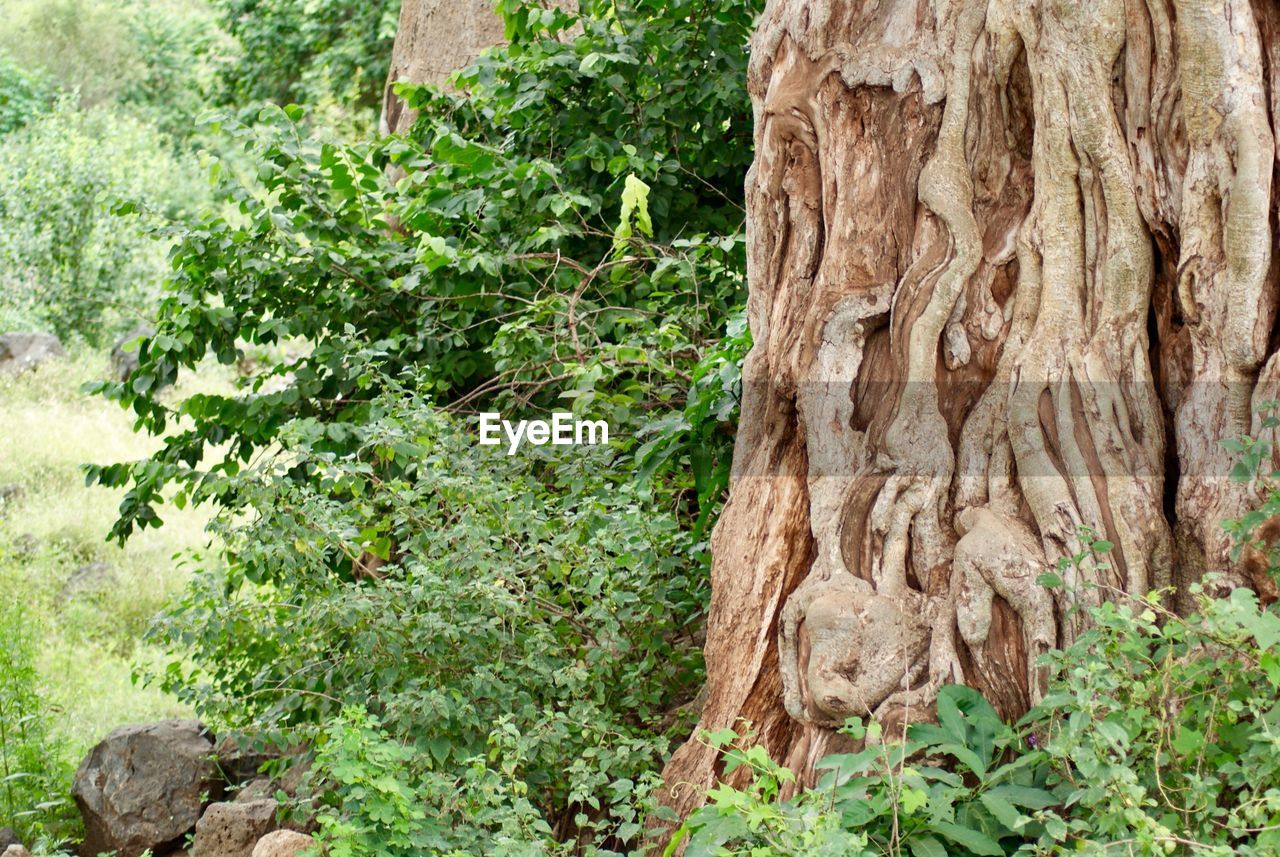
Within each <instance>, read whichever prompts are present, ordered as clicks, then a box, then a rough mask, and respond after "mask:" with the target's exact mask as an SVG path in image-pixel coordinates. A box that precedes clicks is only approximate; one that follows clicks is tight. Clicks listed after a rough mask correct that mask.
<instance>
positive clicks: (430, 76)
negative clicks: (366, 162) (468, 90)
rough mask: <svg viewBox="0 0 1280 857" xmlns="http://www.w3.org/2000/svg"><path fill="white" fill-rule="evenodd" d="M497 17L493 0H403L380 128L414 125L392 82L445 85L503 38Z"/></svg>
mask: <svg viewBox="0 0 1280 857" xmlns="http://www.w3.org/2000/svg"><path fill="white" fill-rule="evenodd" d="M503 35H504V33H503V26H502V18H501V16H499V15H498V13H497V11H496V10H495V4H494V0H404V2H403V4H402V5H401V6H400V22H399V24H398V25H397V27H396V40H395V44H394V46H393V47H392V49H391V70H390V72H389V73H388V74H387V86H386V88H385V89H384V90H383V94H382V122H381V124H382V131H383V133H384V134H388V133H390V134H395V133H399V132H401V131H404V130H405V129H406V128H408V127H409V126H410V125H412V124H413V120H414V112H413V111H412V110H407V109H406V108H405V106H404V102H402V101H401V100H400V99H399V98H397V97H396V95H395V93H394V92H392V89H391V87H392V85H393V84H395V83H399V82H401V81H407V82H409V83H434V84H438V85H442V84H444V83H445V82H446V81H448V79H449V75H451V74H453V73H454V72H455V71H457V70H458V69H460V68H462V67H463V66H465V65H467V64H468V63H469V62H471V61H472V60H474V59H475V58H476V57H478V56H479V55H480V52H481V51H483V50H484V49H485V48H490V47H493V46H494V45H496V44H499V43H501V42H502V39H503Z"/></svg>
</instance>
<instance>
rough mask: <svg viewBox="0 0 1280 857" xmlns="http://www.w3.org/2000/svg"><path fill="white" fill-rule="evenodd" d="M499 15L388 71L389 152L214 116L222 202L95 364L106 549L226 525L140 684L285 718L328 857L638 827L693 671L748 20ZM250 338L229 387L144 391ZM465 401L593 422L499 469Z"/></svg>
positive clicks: (281, 123)
mask: <svg viewBox="0 0 1280 857" xmlns="http://www.w3.org/2000/svg"><path fill="white" fill-rule="evenodd" d="M279 8H281V9H284V8H285V7H284V6H281V7H279ZM508 11H510V12H511V13H512V14H511V17H509V19H508V22H509V25H510V28H511V31H512V34H513V36H514V37H515V39H514V41H513V43H512V44H511V45H510V46H508V47H505V48H501V49H498V50H495V51H493V52H491V53H490V54H488V55H486V56H485V57H483V58H482V59H481V60H480V61H478V62H477V64H476V65H475V66H474V67H472V68H471V69H468V70H465V71H463V72H461V73H460V74H459V76H458V83H459V84H460V85H461V87H462V89H461V90H460V91H458V92H454V93H450V94H446V93H442V92H439V91H434V90H431V89H428V88H406V90H405V92H404V95H405V97H406V98H407V99H409V101H410V103H411V104H412V105H413V106H414V107H415V108H416V109H418V110H419V113H420V117H421V118H420V119H419V122H418V123H417V125H416V126H415V127H414V129H413V130H412V131H411V133H409V134H407V135H405V136H403V137H397V138H392V139H389V140H384V141H379V142H377V143H366V144H355V145H344V144H341V143H339V142H337V141H335V140H334V139H333V138H332V136H331V135H325V134H322V133H317V132H307V131H305V130H304V128H305V127H306V126H307V124H308V118H307V117H308V113H307V111H306V110H304V109H303V108H300V107H297V106H294V105H286V106H285V107H283V108H277V107H269V108H266V109H264V110H262V111H260V112H259V114H258V116H257V117H256V120H255V124H254V125H253V126H252V127H247V126H245V125H242V124H240V123H238V122H236V121H233V120H230V119H228V120H226V121H224V122H223V123H222V130H223V131H224V132H225V133H226V134H227V135H228V139H229V141H230V145H228V146H224V147H222V149H221V150H222V151H227V150H229V149H230V148H231V146H232V145H236V146H242V147H243V148H244V149H245V151H246V152H247V160H248V161H249V162H250V163H251V164H252V169H251V170H250V171H249V172H248V173H242V172H241V171H240V170H238V169H237V166H236V165H237V162H236V161H233V160H230V159H227V160H223V161H221V162H219V163H218V164H217V166H216V177H217V180H218V193H219V201H220V202H221V203H223V205H222V207H221V208H220V209H217V210H215V211H214V212H212V213H209V214H207V215H206V216H203V217H201V218H199V219H195V220H192V221H189V222H188V223H187V224H185V225H184V226H183V227H182V228H181V229H178V230H175V231H173V232H168V231H165V232H164V233H163V234H164V235H165V236H166V237H172V239H173V240H174V247H173V251H172V253H171V264H172V273H171V275H170V278H169V282H168V285H167V288H166V293H165V295H164V298H163V300H162V302H161V304H160V306H159V310H158V314H157V315H158V318H157V325H156V326H157V333H156V335H155V336H154V337H152V338H151V339H150V340H148V341H146V342H145V343H143V345H142V348H141V352H140V353H141V366H140V368H139V370H138V371H137V372H136V373H135V375H134V376H133V377H132V378H131V379H130V380H129V381H128V382H127V383H120V384H114V383H113V384H103V385H100V386H99V389H101V390H102V391H103V392H104V393H106V394H107V395H108V396H109V397H112V398H114V399H117V400H119V401H120V402H121V403H122V404H123V405H125V406H126V407H128V408H129V409H131V410H132V412H133V413H134V414H135V415H136V416H137V418H138V424H139V426H140V427H141V428H143V429H145V430H147V431H149V432H150V433H152V434H154V435H156V436H162V440H161V447H160V450H159V452H157V453H156V454H155V455H153V456H152V457H151V458H150V459H144V460H141V461H135V462H130V463H124V464H115V465H107V466H100V467H93V468H90V469H89V472H88V477H89V481H90V482H98V483H102V484H105V485H108V486H112V487H116V488H122V489H126V492H127V493H126V494H125V498H124V502H123V504H122V506H121V517H120V520H119V521H118V522H117V524H116V527H115V529H114V534H115V535H116V536H117V537H119V538H121V539H123V538H125V537H127V536H129V535H130V534H132V533H135V532H136V531H137V530H139V529H143V528H147V527H152V526H156V525H158V524H159V523H160V509H161V508H162V506H163V504H164V503H165V502H172V503H174V504H175V505H177V506H183V505H185V504H187V503H189V502H209V503H212V504H213V505H214V507H215V509H216V510H217V514H218V517H217V520H216V525H215V530H216V532H217V534H218V535H219V536H220V537H221V544H222V545H224V546H225V560H226V562H225V564H211V565H210V566H209V567H207V568H206V569H205V570H202V571H199V572H197V574H196V575H195V577H194V580H193V583H192V585H191V588H190V591H189V592H188V594H187V596H186V597H185V598H184V599H183V600H182V601H181V602H180V603H179V604H177V605H176V606H175V607H174V608H173V609H172V610H171V611H170V612H169V613H168V615H167V616H166V617H165V618H164V619H163V620H161V622H160V623H159V624H158V625H157V627H156V630H155V632H154V636H153V638H152V639H153V641H155V642H158V643H161V644H163V645H165V646H167V647H168V648H169V649H170V650H171V651H172V652H173V654H174V659H173V662H172V663H171V664H169V665H167V666H166V667H165V669H164V670H163V671H162V672H161V673H159V674H157V675H156V676H155V677H156V679H157V680H158V681H159V682H160V683H161V685H162V686H163V687H164V688H166V689H168V690H170V691H172V692H174V693H175V694H177V695H178V696H179V697H180V698H181V699H182V700H184V701H185V702H188V703H189V704H191V705H192V706H194V707H195V708H196V709H197V711H198V712H199V713H200V714H201V716H203V717H206V718H208V719H209V720H211V721H212V722H215V723H218V724H222V725H234V726H244V727H250V728H254V729H257V730H260V731H261V733H262V734H264V735H266V736H268V737H273V738H277V739H279V740H281V741H293V740H296V739H298V738H299V737H304V738H311V739H314V741H315V747H316V752H317V754H318V760H317V767H316V768H315V770H316V778H315V788H316V793H317V798H318V799H319V800H320V801H321V802H322V805H323V806H324V807H325V808H326V809H325V810H324V814H323V816H322V818H323V821H322V823H323V824H324V828H323V829H324V832H325V835H326V837H327V838H328V840H329V843H330V847H331V849H334V851H333V853H351V854H362V853H379V854H396V853H404V854H413V853H423V851H426V852H427V853H450V852H451V851H458V852H461V853H510V854H524V853H546V852H549V851H551V852H554V851H557V850H564V849H565V848H568V849H569V850H573V851H577V852H595V853H621V852H628V851H631V850H633V849H636V848H638V847H639V842H640V838H641V822H642V815H643V813H644V812H645V810H646V808H647V807H648V806H649V805H650V804H651V803H652V800H651V792H652V791H653V788H654V785H655V782H654V780H655V774H654V771H655V770H656V769H657V768H658V767H659V765H660V762H661V759H662V758H663V756H664V755H665V753H666V752H667V750H668V749H669V744H670V739H671V737H672V736H674V735H676V734H679V733H681V732H682V731H683V730H685V729H687V728H688V724H689V719H690V715H689V712H688V711H686V710H685V708H686V706H687V703H689V702H690V700H691V699H692V697H693V696H694V693H695V692H696V689H697V687H698V685H699V684H700V681H701V675H702V673H701V670H702V664H701V658H700V653H699V651H698V645H697V643H696V642H695V640H696V639H697V630H698V625H699V623H700V622H701V621H702V617H703V615H704V613H705V602H706V596H707V583H706V576H705V567H704V565H703V564H702V557H701V556H700V555H699V553H698V545H697V542H698V541H699V540H700V539H701V531H702V529H703V528H704V527H705V524H706V522H707V521H708V519H709V517H710V514H711V510H713V509H714V508H715V507H716V506H717V504H718V503H719V502H720V499H721V493H722V488H723V485H724V484H725V481H726V479H725V476H726V474H727V461H728V450H729V447H730V444H731V441H732V433H731V431H726V427H731V426H732V421H733V417H734V409H735V408H736V402H737V383H738V380H737V375H736V370H735V369H734V368H733V366H732V365H731V364H735V363H736V360H737V359H738V357H739V356H740V355H741V353H742V351H743V350H744V348H745V344H746V341H747V340H746V334H745V330H744V326H743V325H742V324H741V322H740V321H735V322H731V324H732V325H733V327H732V336H731V338H730V340H729V341H728V342H727V343H726V344H725V345H724V346H723V347H717V341H718V340H719V339H720V338H721V336H722V335H723V333H724V330H725V319H727V318H729V317H730V316H732V315H734V313H735V312H736V308H737V307H740V306H741V303H742V300H743V268H744V252H743V241H742V236H741V226H742V209H741V175H742V172H743V171H744V170H745V167H746V164H747V162H748V160H749V157H750V152H749V145H748V143H747V139H748V136H747V131H748V128H749V116H748V102H747V98H746V95H745V91H744V79H743V78H744V70H745V62H746V59H745V47H746V37H747V33H748V30H749V27H750V23H751V16H752V14H753V12H754V5H753V4H749V3H745V2H732V3H726V4H717V5H716V6H715V7H714V8H712V6H711V4H702V3H694V2H689V0H664V2H642V3H639V4H634V5H633V4H611V3H609V4H607V3H591V4H589V9H588V11H589V12H590V13H591V14H590V15H589V16H588V17H586V18H584V19H583V20H582V22H581V28H580V31H579V30H576V29H573V27H574V22H573V19H572V18H571V17H570V16H566V15H564V14H563V13H560V12H557V11H548V10H542V9H540V8H535V7H533V6H529V7H527V8H526V7H524V6H516V5H512V6H511V9H509V10H508ZM266 17H267V18H270V16H266ZM319 23H320V24H322V23H323V21H320V22H319ZM239 35H240V36H241V40H242V42H243V41H244V34H243V33H240V34H239ZM281 38H283V36H281ZM313 42H314V40H313ZM264 44H265V42H264ZM272 48H273V51H275V53H274V54H273V57H275V56H287V54H288V51H280V50H279V49H278V45H275V44H273V45H272ZM246 56H248V54H247V55H246ZM290 67H291V69H292V70H295V71H296V70H298V69H303V68H305V67H307V64H306V63H305V62H302V61H296V62H292V63H291V66H290ZM246 79H248V78H246ZM291 85H293V84H291ZM695 114H696V115H697V116H698V119H697V120H696V121H695V120H694V119H693V118H692V117H693V116H694V115H695ZM686 120H688V121H686ZM388 166H395V167H397V168H398V169H399V170H402V171H403V173H404V178H403V179H402V180H400V181H399V183H398V184H397V185H395V186H393V185H391V184H390V183H389V182H388V180H387V178H386V168H387V167H388ZM247 353H257V354H259V355H261V356H262V357H263V358H264V360H263V361H262V362H261V363H260V364H259V366H258V367H257V369H256V371H255V372H254V373H253V374H252V375H251V376H249V377H247V378H245V379H244V380H243V382H242V385H241V387H240V388H239V389H238V390H236V391H235V392H233V393H226V392H219V393H201V394H199V395H188V396H183V395H172V394H166V395H165V397H163V398H162V397H160V396H158V395H157V390H158V389H159V388H160V387H161V386H163V385H167V384H169V383H171V382H173V381H175V380H178V381H181V379H182V378H184V377H186V375H187V374H188V373H189V372H191V371H192V370H193V369H195V368H196V367H198V366H200V365H202V364H203V363H204V361H205V360H206V358H207V357H209V356H213V357H216V358H217V359H218V360H219V361H220V362H222V363H224V364H228V365H229V364H232V363H237V362H240V361H241V358H242V357H243V356H244V355H245V354H247ZM477 408H482V409H492V410H504V411H506V412H507V414H508V416H511V417H514V418H519V417H522V416H534V415H540V414H541V413H544V412H545V411H547V410H551V409H557V408H559V409H571V410H572V411H573V412H574V413H576V414H578V415H580V416H583V417H587V416H589V417H591V418H595V419H606V420H608V421H609V423H610V426H611V437H612V438H613V443H612V444H611V445H610V446H608V447H600V448H595V449H590V450H584V449H577V450H574V452H573V453H572V454H570V455H566V454H554V453H563V452H564V450H563V448H555V450H554V452H553V450H552V448H551V447H545V448H537V447H532V448H529V449H528V450H527V451H526V452H523V453H522V454H521V455H519V456H511V457H508V456H506V455H505V450H501V449H497V448H483V447H478V446H477V445H476V436H475V433H474V429H473V428H472V427H471V426H469V425H467V424H466V423H465V422H464V421H462V419H461V418H460V417H459V416H458V415H461V414H466V413H469V412H472V411H473V410H474V409H477ZM672 413H675V414H678V415H680V419H679V421H678V422H677V423H662V424H661V425H660V424H659V422H660V421H662V420H665V419H666V417H668V416H669V415H670V414H672ZM642 446H643V447H644V448H643V449H641V447H642ZM637 455H640V460H641V461H642V462H643V465H644V469H643V472H642V473H641V477H642V478H641V479H637V478H636V461H637ZM694 461H696V462H698V464H697V466H696V467H695V466H692V465H691V462H694ZM690 473H693V474H694V475H689V474H690ZM695 524H696V526H695V532H694V538H692V539H691V538H690V533H689V531H688V529H687V528H688V527H689V526H691V525H695ZM375 558H376V560H377V561H376V562H375V561H374V559H375ZM383 563H385V564H383ZM407 794H414V795H416V796H418V800H417V802H414V803H410V802H407V801H406V800H405V795H407ZM423 796H426V797H425V799H423ZM561 843H572V844H571V845H570V846H566V845H562V844H561ZM344 849H345V850H344Z"/></svg>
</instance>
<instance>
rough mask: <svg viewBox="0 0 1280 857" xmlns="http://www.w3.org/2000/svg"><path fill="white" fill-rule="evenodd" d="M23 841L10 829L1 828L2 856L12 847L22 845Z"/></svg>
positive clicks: (0, 845) (0, 847)
mask: <svg viewBox="0 0 1280 857" xmlns="http://www.w3.org/2000/svg"><path fill="white" fill-rule="evenodd" d="M21 844H22V840H21V839H19V838H18V834H16V833H14V832H13V830H12V829H10V828H8V827H0V854H4V852H5V851H6V850H8V848H9V846H10V845H21Z"/></svg>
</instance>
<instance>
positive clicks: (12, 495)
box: [0, 482, 22, 506]
mask: <svg viewBox="0 0 1280 857" xmlns="http://www.w3.org/2000/svg"><path fill="white" fill-rule="evenodd" d="M20 499H22V486H21V485H19V484H18V483H16V482H11V483H8V484H6V485H0V506H7V505H10V504H12V503H16V502H18V500H20Z"/></svg>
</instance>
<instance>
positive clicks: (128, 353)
mask: <svg viewBox="0 0 1280 857" xmlns="http://www.w3.org/2000/svg"><path fill="white" fill-rule="evenodd" d="M155 335H156V329H155V328H154V327H152V326H151V325H149V324H147V323H145V322H144V323H142V324H139V325H136V326H135V327H134V328H133V329H132V330H130V331H129V332H128V333H126V334H125V335H124V336H122V337H120V338H119V339H117V340H116V344H115V347H114V348H112V349H111V376H112V377H113V378H115V379H116V380H117V381H128V380H129V376H130V375H132V374H133V373H134V372H135V371H137V369H138V363H139V362H140V360H141V357H142V355H141V353H140V352H139V348H141V346H142V343H141V342H139V341H138V340H140V339H150V338H151V337H153V336H155Z"/></svg>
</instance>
